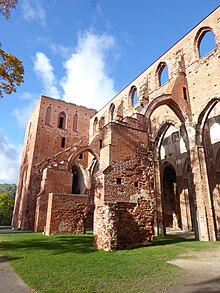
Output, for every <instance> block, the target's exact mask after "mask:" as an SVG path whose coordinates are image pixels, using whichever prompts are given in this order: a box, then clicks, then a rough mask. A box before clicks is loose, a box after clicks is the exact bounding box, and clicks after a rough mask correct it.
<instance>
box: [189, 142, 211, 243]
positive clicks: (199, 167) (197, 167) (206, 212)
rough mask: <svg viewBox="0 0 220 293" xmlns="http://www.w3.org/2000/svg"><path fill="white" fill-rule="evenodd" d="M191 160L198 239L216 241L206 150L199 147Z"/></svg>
mask: <svg viewBox="0 0 220 293" xmlns="http://www.w3.org/2000/svg"><path fill="white" fill-rule="evenodd" d="M190 159H191V168H192V174H193V176H192V177H193V178H192V182H193V184H194V188H195V196H196V205H197V209H196V220H197V225H198V239H199V240H203V241H215V240H216V234H215V227H214V217H213V208H212V203H211V198H210V191H209V184H208V176H207V168H206V162H205V154H204V148H203V147H202V146H197V147H196V148H194V149H193V150H191V151H190ZM196 236H197V235H196Z"/></svg>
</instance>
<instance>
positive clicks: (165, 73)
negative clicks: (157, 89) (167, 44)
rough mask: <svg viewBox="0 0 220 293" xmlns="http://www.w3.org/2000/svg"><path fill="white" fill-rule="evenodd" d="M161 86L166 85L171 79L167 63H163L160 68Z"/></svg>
mask: <svg viewBox="0 0 220 293" xmlns="http://www.w3.org/2000/svg"><path fill="white" fill-rule="evenodd" d="M158 78H159V86H162V85H164V84H165V83H166V82H168V81H169V76H168V67H167V65H166V63H161V64H160V65H159V70H158Z"/></svg>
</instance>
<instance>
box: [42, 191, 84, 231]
mask: <svg viewBox="0 0 220 293" xmlns="http://www.w3.org/2000/svg"><path fill="white" fill-rule="evenodd" d="M87 201H88V197H87V196H80V195H78V196H76V195H72V194H58V193H50V194H49V198H48V208H47V221H46V227H45V234H46V235H51V234H83V233H85V224H86V215H87Z"/></svg>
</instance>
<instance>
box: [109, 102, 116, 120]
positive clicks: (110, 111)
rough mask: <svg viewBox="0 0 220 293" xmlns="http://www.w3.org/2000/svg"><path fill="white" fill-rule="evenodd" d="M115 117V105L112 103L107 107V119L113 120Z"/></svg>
mask: <svg viewBox="0 0 220 293" xmlns="http://www.w3.org/2000/svg"><path fill="white" fill-rule="evenodd" d="M114 118H115V105H114V104H113V103H112V104H111V106H110V108H109V121H112V120H114Z"/></svg>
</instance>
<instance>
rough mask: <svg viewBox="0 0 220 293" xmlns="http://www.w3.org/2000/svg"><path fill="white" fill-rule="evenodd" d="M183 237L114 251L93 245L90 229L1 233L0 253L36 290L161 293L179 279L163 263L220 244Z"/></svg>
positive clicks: (173, 268) (175, 270) (171, 267)
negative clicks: (82, 232)
mask: <svg viewBox="0 0 220 293" xmlns="http://www.w3.org/2000/svg"><path fill="white" fill-rule="evenodd" d="M219 246H220V243H219V242H198V241H193V240H189V239H188V240H187V239H184V238H181V237H174V236H173V237H172V236H167V237H155V241H154V242H153V244H152V245H151V246H148V247H143V248H138V249H132V250H121V251H113V252H104V251H97V250H95V249H94V248H93V247H92V233H88V234H86V235H66V236H50V237H46V236H44V235H42V234H39V233H18V234H0V255H3V256H4V257H5V258H6V260H7V261H10V264H11V265H12V267H13V268H14V270H15V271H16V272H17V273H18V274H19V275H20V276H21V278H22V279H23V280H24V281H25V282H26V284H28V285H29V286H30V287H31V288H33V289H36V290H37V292H39V293H40V292H50V293H52V292H56V293H58V292H65V293H67V292H76V293H80V292H93V293H94V292H96V293H99V292H107V293H108V292H111V293H114V292H115V293H116V292H117V293H121V292H125V293H129V292H138V293H142V292H150V293H152V292H160V291H162V290H164V289H167V288H168V287H170V286H173V285H176V284H178V283H180V282H181V271H180V270H179V269H178V268H177V267H176V266H174V265H171V264H168V263H167V261H168V260H171V259H175V258H177V257H178V256H180V255H181V254H183V253H186V252H187V251H189V250H198V249H209V248H215V247H219Z"/></svg>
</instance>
